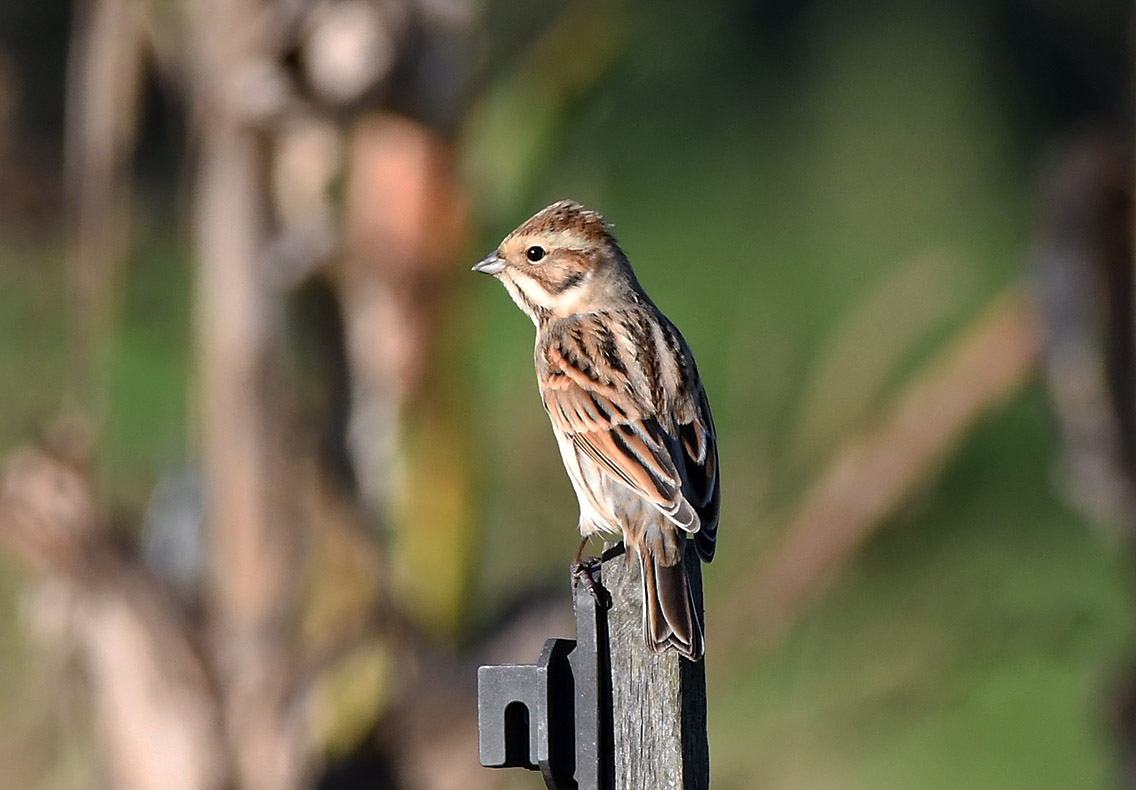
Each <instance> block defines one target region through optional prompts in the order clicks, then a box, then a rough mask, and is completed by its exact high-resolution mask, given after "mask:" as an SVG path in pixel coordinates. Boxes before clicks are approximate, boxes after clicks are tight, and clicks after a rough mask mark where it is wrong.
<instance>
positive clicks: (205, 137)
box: [191, 0, 309, 790]
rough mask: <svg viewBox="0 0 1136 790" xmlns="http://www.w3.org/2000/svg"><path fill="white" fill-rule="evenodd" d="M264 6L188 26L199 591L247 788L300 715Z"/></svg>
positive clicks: (281, 779)
mask: <svg viewBox="0 0 1136 790" xmlns="http://www.w3.org/2000/svg"><path fill="white" fill-rule="evenodd" d="M269 13H270V8H269V7H268V6H267V5H266V4H265V3H263V2H258V1H257V0H237V1H233V2H226V1H224V0H214V2H206V3H203V4H202V5H201V7H200V8H199V9H198V10H197V15H196V17H195V19H194V26H193V29H192V42H193V45H194V52H195V56H196V57H195V60H194V71H193V72H192V76H193V84H192V86H191V88H192V92H193V96H194V100H195V106H194V110H195V114H196V118H197V120H198V122H199V123H198V125H197V130H198V133H199V135H200V139H199V146H200V154H199V157H200V164H199V170H198V181H197V194H196V217H195V219H196V222H195V231H196V241H197V248H198V266H197V273H198V281H197V282H198V288H197V296H198V305H197V316H196V318H197V338H198V347H199V353H200V379H201V389H202V399H201V409H202V432H203V443H202V456H203V461H204V468H205V492H206V512H207V513H208V523H209V546H208V550H207V551H208V558H209V559H208V565H209V567H210V570H211V572H212V573H211V576H210V579H209V582H210V587H209V589H208V593H207V600H208V601H209V604H210V613H211V615H212V618H211V623H210V626H211V630H212V632H213V633H212V634H211V637H212V640H213V645H214V649H215V652H216V655H215V666H216V670H217V674H218V683H219V685H220V687H221V698H222V700H223V717H224V722H225V727H224V732H225V734H226V737H227V739H228V751H229V752H230V753H231V755H232V757H233V761H234V764H235V771H236V775H237V784H238V785H239V786H240V787H242V788H245V789H246V790H288V788H296V787H299V786H300V785H301V783H302V780H303V769H304V767H305V765H306V764H307V761H308V759H309V754H308V752H307V750H306V748H305V747H306V746H307V743H306V741H305V739H304V729H303V726H302V724H303V722H302V719H301V718H300V716H299V714H300V712H301V711H299V710H297V709H296V708H295V707H294V706H289V705H288V704H287V700H288V696H289V691H290V686H291V681H292V674H291V657H290V652H289V648H290V645H289V636H290V634H289V628H290V625H291V623H290V617H291V616H292V614H293V612H294V608H295V603H296V600H297V596H298V593H299V590H298V588H297V585H296V584H295V579H296V578H297V575H298V572H299V568H300V566H299V557H298V550H299V540H300V529H301V523H300V522H301V519H302V515H301V513H300V511H299V508H298V502H297V494H298V492H297V485H296V477H295V475H296V470H295V468H294V464H293V462H292V460H291V459H292V455H293V451H292V448H291V447H290V444H291V442H293V441H294V436H293V433H292V430H291V421H290V419H289V417H290V414H289V405H288V401H287V389H288V388H287V387H286V385H285V382H284V380H283V378H282V376H281V370H280V358H279V357H280V354H281V349H280V347H279V344H280V343H282V341H283V336H284V333H283V328H282V317H283V316H282V303H281V300H282V297H283V294H282V293H279V292H278V291H277V290H276V289H275V288H274V287H273V284H272V280H271V278H270V277H269V276H268V275H269V274H270V272H269V270H268V269H267V264H268V260H269V256H268V248H269V242H270V238H271V233H272V228H271V217H270V204H269V201H268V195H269V194H270V184H269V173H270V167H269V148H268V145H267V138H266V135H265V134H264V132H263V131H262V129H261V124H263V123H266V122H268V121H269V120H271V119H272V118H275V117H276V116H277V114H279V113H281V112H283V111H284V110H285V108H286V106H287V92H286V90H283V89H282V88H281V86H280V84H279V82H278V79H277V76H278V75H277V68H276V66H275V64H274V62H273V60H272V58H271V54H272V53H271V51H270V50H269V49H268V44H269V37H268V35H267V30H266V25H265V22H266V20H267V19H268V18H269Z"/></svg>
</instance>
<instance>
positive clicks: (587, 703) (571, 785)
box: [477, 562, 613, 790]
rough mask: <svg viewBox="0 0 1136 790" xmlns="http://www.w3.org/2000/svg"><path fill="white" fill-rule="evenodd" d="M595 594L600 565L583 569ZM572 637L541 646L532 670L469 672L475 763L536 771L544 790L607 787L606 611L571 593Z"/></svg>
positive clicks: (587, 592) (586, 591)
mask: <svg viewBox="0 0 1136 790" xmlns="http://www.w3.org/2000/svg"><path fill="white" fill-rule="evenodd" d="M589 573H590V574H591V577H592V581H593V582H594V583H595V585H596V587H597V588H598V589H599V590H600V591H601V592H606V591H604V590H603V588H602V587H599V584H600V578H599V577H600V564H599V562H596V563H595V564H594V565H593V566H592V567H590V568H589ZM574 604H575V610H576V638H575V639H549V640H548V641H547V642H545V643H544V649H543V650H542V651H541V654H540V659H539V660H538V661H537V663H536V664H505V665H497V666H482V667H478V669H477V733H478V743H479V747H480V752H481V764H482V765H484V766H486V767H488V768H514V767H520V768H528V769H529V770H532V771H537V770H539V771H540V772H541V774H542V775H543V776H544V783H545V785H546V786H547V787H549V788H551V790H607V788H610V787H611V786H612V780H611V775H612V771H613V768H612V765H613V763H612V759H611V755H612V748H611V726H612V725H611V671H610V668H609V667H608V654H609V653H608V639H607V611H606V607H605V606H603V605H602V604H601V603H600V602H599V601H597V596H595V595H593V593H592V590H591V585H589V584H587V583H579V581H577V583H576V584H575V588H574Z"/></svg>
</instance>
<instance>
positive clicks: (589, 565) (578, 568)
mask: <svg viewBox="0 0 1136 790" xmlns="http://www.w3.org/2000/svg"><path fill="white" fill-rule="evenodd" d="M600 562H601V560H600V558H599V557H584V558H583V559H577V560H576V561H575V562H573V563H572V589H573V590H575V589H576V586H577V585H578V584H580V583H583V584H585V585H586V586H587V588H588V592H590V593H591V594H592V598H593V599H595V602H596V603H598V604H599V605H600V606H602V607H603V608H604V609H610V608H611V593H609V592H608V591H607V590H606V589H604V587H603V585H602V584H600V583H599V582H597V581H596V577H595V576H593V575H592V574H593V573H595V572H596V571H598V570H599V568H600Z"/></svg>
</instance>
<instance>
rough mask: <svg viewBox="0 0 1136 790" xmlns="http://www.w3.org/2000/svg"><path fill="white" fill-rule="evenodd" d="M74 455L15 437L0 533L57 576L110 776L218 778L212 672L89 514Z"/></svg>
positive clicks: (184, 783) (147, 581) (161, 784)
mask: <svg viewBox="0 0 1136 790" xmlns="http://www.w3.org/2000/svg"><path fill="white" fill-rule="evenodd" d="M75 462H76V459H74V458H67V457H63V456H61V455H60V454H59V453H58V448H57V449H56V451H54V452H53V451H49V450H45V449H39V448H24V449H22V450H19V451H17V452H16V453H15V454H14V455H13V456H12V457H11V459H10V460H9V461H8V463H7V465H6V466H5V468H4V471H3V474H2V476H0V541H3V542H5V543H7V544H8V545H9V546H11V547H12V548H13V549H14V550H15V551H16V553H17V554H19V555H20V556H22V557H23V558H24V559H26V560H27V561H29V562H30V563H32V564H33V565H34V566H35V567H37V568H38V569H39V570H40V571H41V572H42V573H44V574H46V575H47V576H49V577H51V578H54V579H57V580H59V581H60V582H61V583H62V584H64V585H65V586H66V588H67V591H68V596H67V597H68V598H69V599H70V601H71V602H72V604H71V611H70V612H69V615H70V616H69V618H68V619H69V622H70V624H71V629H70V632H71V633H72V634H73V636H74V638H75V639H76V641H77V643H78V645H79V647H80V648H81V650H82V653H83V655H84V657H85V658H86V661H85V666H86V669H87V673H88V679H89V685H90V688H91V692H92V698H93V701H94V714H95V718H96V723H97V725H98V726H97V732H98V735H99V737H100V739H101V741H102V745H103V746H104V749H105V754H106V757H107V760H106V769H107V772H108V776H109V780H110V784H111V786H113V787H115V788H121V790H155V788H171V789H174V790H220V788H223V787H226V786H227V785H228V783H227V781H226V777H225V768H224V766H225V763H224V759H223V749H222V748H221V744H220V743H219V740H218V738H219V728H218V724H219V710H218V708H217V704H216V696H215V694H214V693H213V690H212V682H211V680H210V678H209V675H208V672H207V670H206V665H205V662H204V661H203V660H202V657H201V654H200V653H199V650H198V647H197V645H196V644H194V642H193V640H192V638H191V636H190V635H191V634H192V633H193V631H192V629H191V628H190V626H189V624H188V623H187V622H186V621H185V619H184V617H183V615H182V613H181V611H180V610H179V608H178V607H177V605H176V604H175V603H174V601H173V599H172V597H171V596H170V594H169V591H168V590H167V589H165V588H164V587H163V586H162V584H161V583H160V582H158V581H157V580H156V579H154V578H153V577H152V576H150V575H149V574H148V573H146V572H145V571H144V570H143V569H142V567H141V566H140V565H138V564H137V563H136V562H134V561H133V560H132V559H131V558H129V557H127V556H126V555H125V554H124V553H123V552H122V550H121V549H120V548H119V547H118V546H117V545H116V544H115V543H114V542H113V540H112V539H111V538H110V536H109V534H108V533H107V531H106V530H105V528H104V527H103V525H102V524H100V523H98V521H97V519H96V516H95V508H94V504H93V502H92V499H91V492H90V486H89V483H88V481H87V479H86V476H85V475H84V473H83V472H82V471H81V469H79V468H78V467H77V466H76V465H75Z"/></svg>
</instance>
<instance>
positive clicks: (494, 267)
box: [473, 250, 505, 274]
mask: <svg viewBox="0 0 1136 790" xmlns="http://www.w3.org/2000/svg"><path fill="white" fill-rule="evenodd" d="M504 268H505V262H504V261H503V260H501V259H500V258H498V257H497V251H496V250H494V251H493V252H491V253H489V254H488V255H486V256H485V257H484V258H482V259H481V260H480V261H478V262H477V265H476V266H474V267H473V271H475V272H481V273H482V274H497V273H498V272H499V271H501V270H502V269H504Z"/></svg>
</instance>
